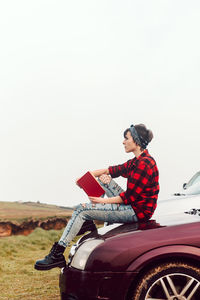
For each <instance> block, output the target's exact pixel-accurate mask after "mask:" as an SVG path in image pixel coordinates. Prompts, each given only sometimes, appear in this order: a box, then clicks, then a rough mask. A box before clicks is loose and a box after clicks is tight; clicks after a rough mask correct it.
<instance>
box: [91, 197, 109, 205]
mask: <svg viewBox="0 0 200 300" xmlns="http://www.w3.org/2000/svg"><path fill="white" fill-rule="evenodd" d="M89 199H90V201H91V202H92V203H102V204H103V203H105V199H103V198H101V197H89Z"/></svg>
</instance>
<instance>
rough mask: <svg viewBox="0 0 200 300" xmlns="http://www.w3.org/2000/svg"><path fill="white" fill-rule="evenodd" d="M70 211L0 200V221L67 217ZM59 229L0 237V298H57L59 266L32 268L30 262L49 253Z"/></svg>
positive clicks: (39, 230) (17, 221) (32, 263)
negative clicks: (46, 269) (40, 269)
mask: <svg viewBox="0 0 200 300" xmlns="http://www.w3.org/2000/svg"><path fill="white" fill-rule="evenodd" d="M72 211H73V210H72V209H67V208H61V207H59V206H56V205H48V204H42V203H34V202H25V203H20V202H0V221H3V222H4V221H11V222H16V223H22V222H23V221H28V220H30V219H34V220H37V219H40V220H42V219H50V218H53V217H66V216H67V217H69V216H71V214H72ZM62 231H63V230H59V231H56V230H49V231H47V230H43V229H41V228H37V229H35V230H34V231H33V232H32V233H31V234H30V235H28V236H23V235H17V236H9V237H0V300H8V299H9V300H15V299H18V300H47V299H48V300H57V299H60V294H59V282H58V280H59V273H60V269H59V268H56V269H53V270H50V271H43V272H42V271H36V270H35V269H34V263H35V261H36V260H38V259H42V258H43V257H44V256H45V255H47V254H48V253H49V250H50V249H51V247H52V244H53V243H54V242H55V241H57V240H58V239H59V237H60V236H61V234H62ZM68 251H69V250H68V249H66V251H65V255H66V258H67V256H68Z"/></svg>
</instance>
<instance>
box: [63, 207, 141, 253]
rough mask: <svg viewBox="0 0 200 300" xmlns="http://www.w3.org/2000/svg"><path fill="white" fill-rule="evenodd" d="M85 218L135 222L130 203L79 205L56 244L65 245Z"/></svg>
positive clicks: (75, 233) (112, 221)
mask: <svg viewBox="0 0 200 300" xmlns="http://www.w3.org/2000/svg"><path fill="white" fill-rule="evenodd" d="M86 220H98V221H103V222H109V223H132V222H137V217H136V214H135V212H134V210H133V209H132V207H131V205H124V204H121V205H117V204H105V205H103V204H99V203H98V204H91V203H87V204H86V205H85V207H83V206H82V205H79V206H78V208H77V209H76V210H75V211H74V213H73V215H72V218H71V219H70V221H69V222H68V224H67V226H66V228H65V230H64V232H63V234H62V236H61V238H60V240H59V242H58V244H59V245H61V246H63V247H67V246H68V245H69V243H70V242H71V241H72V240H73V239H74V237H75V236H76V235H77V233H78V232H79V230H80V228H81V227H82V225H83V223H84V222H85V221H86Z"/></svg>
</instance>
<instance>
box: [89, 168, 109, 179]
mask: <svg viewBox="0 0 200 300" xmlns="http://www.w3.org/2000/svg"><path fill="white" fill-rule="evenodd" d="M90 173H91V174H92V175H93V176H94V177H99V176H101V175H103V174H106V175H108V174H109V170H108V169H100V170H95V171H90Z"/></svg>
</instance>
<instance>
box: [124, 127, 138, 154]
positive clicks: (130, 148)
mask: <svg viewBox="0 0 200 300" xmlns="http://www.w3.org/2000/svg"><path fill="white" fill-rule="evenodd" d="M123 145H124V149H125V151H126V152H127V153H129V152H134V151H135V150H136V148H137V147H138V145H137V144H136V143H135V142H134V140H133V138H132V135H131V133H130V131H128V132H127V134H126V136H125V139H124V141H123Z"/></svg>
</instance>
